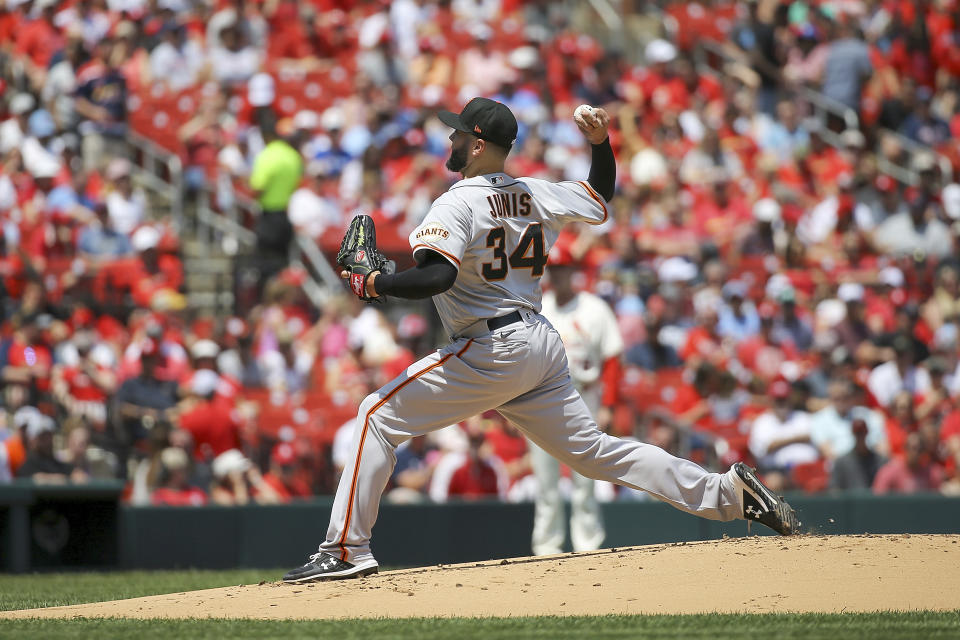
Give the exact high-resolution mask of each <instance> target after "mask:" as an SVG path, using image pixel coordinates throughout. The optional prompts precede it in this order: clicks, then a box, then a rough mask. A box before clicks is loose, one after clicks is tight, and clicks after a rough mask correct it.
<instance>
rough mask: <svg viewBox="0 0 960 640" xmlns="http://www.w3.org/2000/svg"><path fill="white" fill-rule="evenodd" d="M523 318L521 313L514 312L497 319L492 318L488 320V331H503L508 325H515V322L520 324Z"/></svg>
mask: <svg viewBox="0 0 960 640" xmlns="http://www.w3.org/2000/svg"><path fill="white" fill-rule="evenodd" d="M522 319H523V318H522V317H521V316H520V312H519V311H514V312H513V313H508V314H507V315H505V316H499V317H497V318H490V319H489V320H487V329H490V331H496V330H497V329H502V328H503V327H505V326H507V325H508V324H513V323H514V322H520V321H521V320H522Z"/></svg>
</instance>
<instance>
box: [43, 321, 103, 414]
mask: <svg viewBox="0 0 960 640" xmlns="http://www.w3.org/2000/svg"><path fill="white" fill-rule="evenodd" d="M73 344H74V346H75V347H76V349H77V355H78V357H79V359H78V361H77V363H76V364H75V365H72V366H61V367H56V368H54V370H53V390H54V393H55V395H56V396H57V399H58V401H59V402H60V403H61V404H62V405H63V406H64V407H65V408H66V409H67V411H68V412H69V413H70V414H71V415H74V416H79V417H82V418H83V419H84V420H85V421H86V422H87V424H88V425H90V426H91V427H92V428H93V429H94V430H96V431H103V430H104V429H105V428H106V422H107V399H108V396H109V395H112V394H113V393H114V392H115V391H116V390H117V376H116V374H115V373H114V371H113V368H112V367H111V366H110V364H111V363H109V362H105V361H103V359H102V354H92V353H91V349H92V348H93V346H94V335H93V334H92V332H90V331H78V332H77V333H76V334H75V335H74V337H73ZM98 359H99V360H100V361H99V362H98Z"/></svg>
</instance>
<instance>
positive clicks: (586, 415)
mask: <svg viewBox="0 0 960 640" xmlns="http://www.w3.org/2000/svg"><path fill="white" fill-rule="evenodd" d="M606 217H607V207H606V205H605V204H604V202H603V199H602V198H601V197H600V196H599V195H597V194H596V192H594V190H593V189H592V188H591V187H590V185H589V184H587V183H585V182H561V183H549V182H545V181H543V180H535V179H532V178H511V177H510V176H507V175H506V174H502V173H495V174H489V175H484V176H478V177H475V178H470V179H467V180H461V181H460V182H458V183H456V184H455V185H454V186H453V187H451V188H450V190H449V191H448V192H447V193H445V194H444V195H443V196H441V197H440V198H438V199H437V201H436V202H435V203H434V205H433V207H432V208H431V210H430V212H429V213H428V214H427V217H426V219H425V220H424V222H423V223H422V224H421V225H420V226H419V227H418V228H417V229H416V230H415V231H414V232H413V233H412V234H411V237H410V242H411V245H412V248H413V251H414V253H415V254H416V253H419V252H420V251H426V250H432V251H436V252H437V253H439V254H441V255H443V256H445V257H446V259H447V260H449V261H450V262H451V263H452V264H454V265H455V266H456V267H457V269H458V274H457V280H456V282H455V283H454V285H453V287H452V288H451V289H450V290H448V291H446V292H445V293H442V294H440V295H438V296H434V302H435V303H436V306H437V310H438V311H439V313H440V317H441V318H442V320H443V324H444V326H445V327H446V329H447V331H448V333H449V334H450V335H451V338H452V342H451V343H450V344H448V345H447V346H445V347H443V348H441V349H439V350H438V351H436V352H434V353H432V354H430V355H428V356H426V357H424V358H423V359H421V360H420V361H418V362H416V363H414V364H413V365H411V366H410V367H408V368H407V370H406V371H404V372H403V373H402V374H401V375H400V376H398V377H397V378H395V379H394V380H392V381H391V382H389V383H388V384H386V385H384V386H383V387H382V388H381V389H379V390H378V391H376V392H375V393H372V394H370V395H369V396H367V398H366V399H365V400H364V401H363V402H362V403H361V404H360V411H359V413H358V414H357V422H356V426H355V428H354V433H353V440H352V445H351V450H352V454H351V458H350V460H349V462H348V464H347V465H346V467H344V470H343V475H342V476H341V477H340V482H339V484H338V486H337V493H336V496H335V498H334V502H333V509H332V511H331V514H330V525H329V527H328V529H327V537H326V540H325V541H324V542H323V543H322V544H321V545H320V551H322V552H327V553H330V554H333V555H335V556H336V557H338V558H340V559H341V560H343V561H346V562H350V563H351V564H353V565H354V567H355V568H356V569H367V568H372V567H376V566H377V562H376V559H375V558H374V556H373V553H372V551H371V549H370V537H371V534H372V530H373V525H374V522H375V521H376V519H377V512H378V510H379V505H380V496H381V494H382V493H383V491H384V489H385V488H386V486H387V481H388V480H389V479H390V475H391V473H392V471H393V466H394V464H395V462H396V456H395V454H394V451H395V450H396V448H397V447H398V446H399V445H400V444H402V443H403V442H405V441H406V440H408V439H410V438H412V437H414V436H417V435H421V434H425V433H429V432H430V431H434V430H436V429H440V428H442V427H446V426H448V425H451V424H456V423H458V422H460V421H462V420H465V419H466V418H468V417H470V416H473V415H476V414H478V413H481V412H483V411H486V410H488V409H497V410H498V411H499V412H500V413H501V414H502V415H503V416H504V417H505V418H507V419H508V420H510V421H511V422H512V423H514V424H515V425H517V426H518V427H519V428H520V429H521V430H522V431H523V432H524V434H525V435H526V436H527V437H528V438H529V439H530V440H531V441H533V442H534V443H536V444H537V445H538V446H539V447H540V448H542V449H543V450H544V451H546V452H547V453H549V454H550V455H552V456H554V457H555V458H557V459H559V460H561V461H562V462H564V463H565V464H567V465H568V466H570V467H571V468H572V469H574V470H576V471H578V472H579V473H581V474H583V475H584V476H587V477H590V478H596V479H602V480H607V481H610V482H614V483H617V484H622V485H626V486H629V487H633V488H635V489H640V490H643V491H646V492H648V493H650V494H651V495H653V496H655V497H657V498H659V499H660V500H663V501H665V502H667V503H669V504H671V505H673V506H674V507H676V508H678V509H682V510H684V511H687V512H689V513H694V514H697V515H699V516H702V517H705V518H711V519H715V520H732V519H734V518H737V517H742V515H743V510H742V505H741V499H740V497H739V495H738V489H737V486H738V485H737V484H736V479H735V478H736V476H735V474H734V472H733V471H732V470H731V471H729V472H727V473H724V474H718V473H708V472H707V471H706V470H704V469H703V468H701V467H700V466H698V465H696V464H695V463H693V462H690V461H688V460H683V459H680V458H676V457H674V456H672V455H670V454H669V453H667V452H665V451H663V450H662V449H660V448H658V447H655V446H653V445H650V444H645V443H641V442H635V441H628V440H621V439H620V438H615V437H613V436H611V435H609V434H606V433H603V432H602V431H600V430H599V429H598V428H597V423H596V421H595V420H594V419H593V416H592V415H591V412H590V409H589V408H588V407H587V405H586V403H585V402H584V401H583V399H582V398H581V396H580V393H579V392H578V391H577V389H576V388H575V387H574V384H573V382H572V380H571V377H570V371H569V369H568V367H567V358H566V355H565V353H564V346H563V343H562V341H561V339H560V336H559V334H558V333H557V331H556V329H554V328H553V326H552V325H551V324H550V322H549V321H548V320H547V319H546V318H545V317H543V316H542V315H540V313H539V310H540V302H541V293H540V283H539V280H540V277H541V276H542V275H543V272H544V267H545V265H546V263H547V254H548V252H549V250H550V247H551V245H552V244H553V243H554V241H555V240H556V238H557V235H558V234H559V232H560V229H561V228H562V227H563V225H565V224H566V223H568V222H574V221H582V222H588V223H600V222H603V221H604V220H605V219H606ZM513 311H518V312H519V316H520V318H519V319H518V320H516V321H514V322H513V323H511V324H509V325H506V326H503V327H500V328H499V329H496V330H495V331H490V330H489V329H488V327H487V324H486V320H487V319H489V318H494V317H499V316H503V315H506V314H509V313H511V312H513Z"/></svg>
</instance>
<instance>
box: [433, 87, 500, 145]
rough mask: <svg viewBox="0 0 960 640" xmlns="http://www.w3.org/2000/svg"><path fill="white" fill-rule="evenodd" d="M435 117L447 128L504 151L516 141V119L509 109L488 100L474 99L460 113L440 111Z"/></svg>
mask: <svg viewBox="0 0 960 640" xmlns="http://www.w3.org/2000/svg"><path fill="white" fill-rule="evenodd" d="M437 117H438V118H440V122H442V123H443V124H445V125H447V126H448V127H452V128H454V129H456V130H457V131H463V132H464V133H469V134H470V135H472V136H476V137H478V138H480V139H482V140H488V141H490V142H492V143H493V144H495V145H497V146H500V147H503V148H504V149H510V147H512V146H513V141H514V140H516V139H517V119H516V118H515V117H514V116H513V113H512V112H511V111H510V108H509V107H507V105H505V104H502V103H500V102H497V101H496V100H490V99H489V98H474V99H473V100H471V101H470V102H468V103H467V104H466V106H465V107H464V108H463V111H461V112H460V113H453V112H452V111H441V112H439V113H438V114H437Z"/></svg>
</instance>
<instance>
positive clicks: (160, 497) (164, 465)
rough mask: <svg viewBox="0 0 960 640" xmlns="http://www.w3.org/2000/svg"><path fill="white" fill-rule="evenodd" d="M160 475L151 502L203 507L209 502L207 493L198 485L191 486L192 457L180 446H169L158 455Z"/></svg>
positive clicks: (154, 503) (171, 505) (173, 505)
mask: <svg viewBox="0 0 960 640" xmlns="http://www.w3.org/2000/svg"><path fill="white" fill-rule="evenodd" d="M158 462H159V465H160V468H159V477H158V478H157V488H156V489H154V490H153V493H151V494H150V503H151V504H153V505H165V506H169V507H202V506H203V505H205V504H207V494H206V493H205V492H204V491H203V489H200V488H198V487H193V486H190V483H189V470H190V458H189V456H187V452H186V451H184V450H183V449H181V448H179V447H167V448H166V449H164V450H163V451H161V452H160V455H159V457H158Z"/></svg>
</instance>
